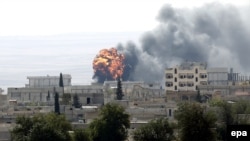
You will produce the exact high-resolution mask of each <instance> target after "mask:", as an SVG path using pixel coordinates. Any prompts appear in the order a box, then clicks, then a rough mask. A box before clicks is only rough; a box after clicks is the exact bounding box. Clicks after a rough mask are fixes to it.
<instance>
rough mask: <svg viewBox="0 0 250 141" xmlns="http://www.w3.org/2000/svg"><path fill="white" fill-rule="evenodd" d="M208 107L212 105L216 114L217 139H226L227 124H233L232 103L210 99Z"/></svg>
mask: <svg viewBox="0 0 250 141" xmlns="http://www.w3.org/2000/svg"><path fill="white" fill-rule="evenodd" d="M209 105H210V107H214V108H216V109H217V110H216V111H215V113H216V115H217V122H216V132H217V139H218V140H226V130H227V129H226V128H227V125H231V124H235V120H234V116H233V115H234V114H233V107H232V106H233V105H232V104H229V103H228V102H226V101H224V100H220V99H213V100H211V101H210V104H209Z"/></svg>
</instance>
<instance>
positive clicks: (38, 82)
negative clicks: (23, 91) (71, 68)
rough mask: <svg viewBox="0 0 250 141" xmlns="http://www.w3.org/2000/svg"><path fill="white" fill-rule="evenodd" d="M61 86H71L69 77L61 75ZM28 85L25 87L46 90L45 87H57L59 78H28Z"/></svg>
mask: <svg viewBox="0 0 250 141" xmlns="http://www.w3.org/2000/svg"><path fill="white" fill-rule="evenodd" d="M62 76H63V85H64V86H71V75H69V74H63V75H62ZM27 79H28V80H29V84H26V85H25V87H28V88H46V87H59V79H60V77H59V76H49V75H47V76H28V77H27Z"/></svg>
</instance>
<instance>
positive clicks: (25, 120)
mask: <svg viewBox="0 0 250 141" xmlns="http://www.w3.org/2000/svg"><path fill="white" fill-rule="evenodd" d="M129 127H130V121H129V115H128V114H127V113H126V112H125V109H124V108H123V107H122V106H120V105H117V104H112V103H110V104H106V105H105V106H103V107H102V109H101V111H100V114H99V116H98V118H96V119H95V120H94V121H93V122H91V123H90V125H89V127H88V128H87V129H76V130H74V132H73V134H70V132H69V131H71V130H72V127H71V124H70V122H69V121H67V120H66V119H65V116H64V115H59V114H57V113H49V114H45V115H42V114H38V115H35V116H34V117H26V116H21V117H18V118H17V120H16V126H15V127H14V128H13V129H12V130H11V138H12V141H45V140H57V141H106V140H109V141H123V140H126V139H127V136H128V128H129Z"/></svg>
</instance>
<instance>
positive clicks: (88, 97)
mask: <svg viewBox="0 0 250 141" xmlns="http://www.w3.org/2000/svg"><path fill="white" fill-rule="evenodd" d="M64 89H65V90H64V93H69V94H71V98H72V100H73V96H74V95H75V94H77V95H78V97H79V102H80V103H81V104H82V105H88V104H101V105H103V104H104V96H103V85H101V84H91V85H74V86H68V87H64Z"/></svg>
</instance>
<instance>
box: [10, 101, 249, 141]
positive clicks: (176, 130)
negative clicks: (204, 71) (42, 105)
mask: <svg viewBox="0 0 250 141" xmlns="http://www.w3.org/2000/svg"><path fill="white" fill-rule="evenodd" d="M249 114H250V102H248V101H240V102H237V103H233V104H231V103H228V102H226V101H222V100H213V101H211V102H210V103H209V106H208V105H203V104H201V103H198V102H195V103H180V104H179V107H178V110H177V111H176V112H175V119H176V121H177V122H173V123H169V121H168V119H167V118H159V119H155V120H152V121H150V122H149V123H147V124H145V125H143V126H141V127H139V128H137V129H135V130H134V131H133V132H132V134H131V135H132V138H133V139H134V140H135V141H152V140H153V141H171V140H182V141H190V140H192V141H200V140H204V141H214V140H226V125H230V124H249V123H250V121H249V119H250V118H249V116H248V115H249ZM129 119H130V118H129V115H128V114H127V113H126V112H125V109H124V108H123V107H122V106H120V105H118V104H114V103H109V104H106V105H105V106H103V107H102V108H101V110H100V113H99V116H98V118H96V119H94V121H93V122H91V123H90V125H89V127H88V128H86V129H77V130H74V134H70V133H69V132H68V131H70V130H72V127H71V125H70V123H69V122H68V121H67V120H66V119H65V117H64V116H63V115H59V114H55V113H50V114H46V115H35V116H34V117H25V116H21V117H18V118H17V120H16V124H17V125H16V127H15V128H14V129H13V130H12V131H11V136H12V140H13V141H31V140H36V141H42V140H46V139H47V140H51V139H53V140H58V141H66V140H67V141H83V140H84V141H106V140H109V141H124V140H126V139H127V138H128V129H129V127H130V120H129Z"/></svg>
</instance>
